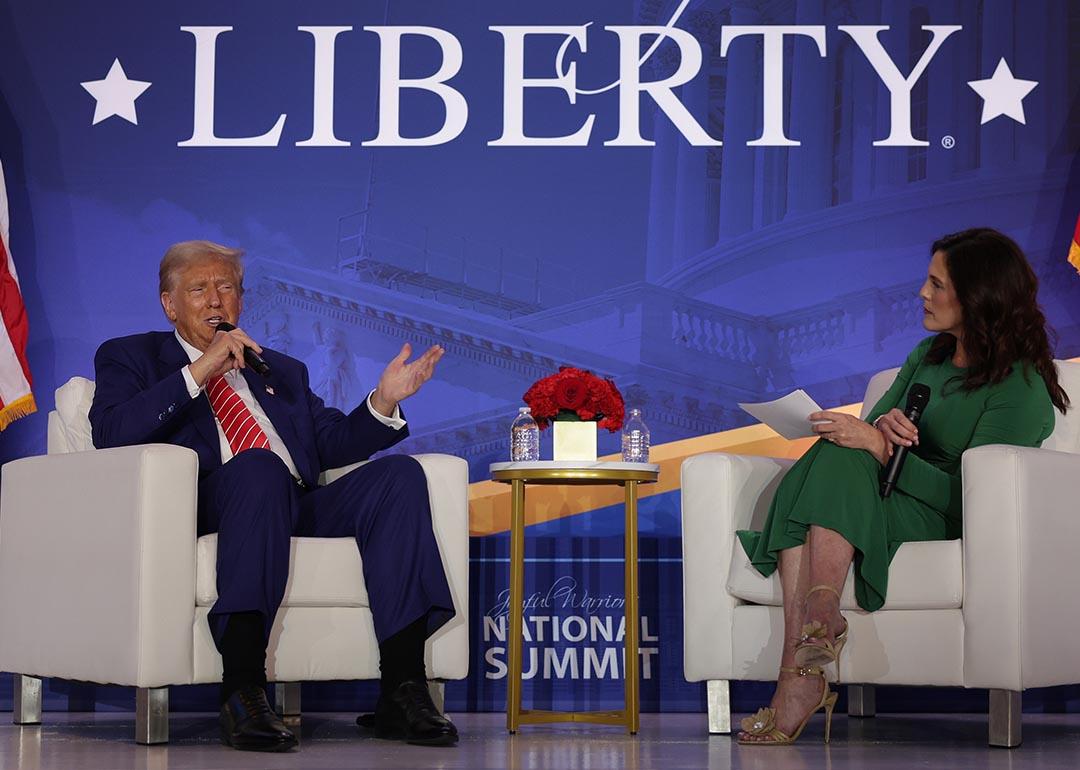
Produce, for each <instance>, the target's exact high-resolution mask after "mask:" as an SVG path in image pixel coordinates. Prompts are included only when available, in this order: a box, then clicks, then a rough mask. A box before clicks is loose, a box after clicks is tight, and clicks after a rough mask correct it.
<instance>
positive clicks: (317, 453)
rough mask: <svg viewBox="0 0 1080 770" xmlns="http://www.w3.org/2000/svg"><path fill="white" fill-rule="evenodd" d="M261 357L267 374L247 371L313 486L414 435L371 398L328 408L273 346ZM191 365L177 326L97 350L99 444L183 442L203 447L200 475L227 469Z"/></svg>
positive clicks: (297, 365)
mask: <svg viewBox="0 0 1080 770" xmlns="http://www.w3.org/2000/svg"><path fill="white" fill-rule="evenodd" d="M262 355H263V358H264V359H265V360H266V363H267V364H269V365H270V375H269V376H268V377H261V376H260V375H258V374H256V373H254V372H253V371H252V370H251V369H250V368H245V369H242V370H241V372H242V373H243V376H244V379H245V380H246V381H247V384H248V387H250V388H251V393H252V395H253V396H254V397H255V400H256V401H258V402H259V405H260V406H261V407H262V408H263V410H264V411H265V412H266V415H267V417H269V418H270V422H271V423H273V425H274V429H275V430H276V431H277V432H278V435H279V436H281V440H282V441H283V442H284V443H285V446H286V447H287V448H288V450H289V454H290V455H292V458H293V462H294V463H295V464H296V469H297V470H298V471H299V472H300V478H301V479H302V480H303V481H304V483H306V484H307V485H308V486H310V487H314V486H316V484H317V482H318V478H319V474H320V473H321V472H322V471H324V470H326V469H328V468H340V467H341V466H343V465H348V464H350V463H354V462H358V461H360V460H366V459H367V458H368V457H370V456H371V455H372V454H374V453H375V452H378V451H380V450H382V449H386V448H388V447H390V446H393V445H394V444H396V443H397V442H399V441H401V440H402V439H403V438H405V437H406V436H407V435H409V430H408V427H403V428H402V429H401V430H394V429H393V428H390V427H388V426H386V425H384V424H383V423H381V422H379V421H378V420H377V419H375V417H374V416H373V415H372V414H371V412H370V411H369V410H368V407H367V404H366V403H364V402H361V404H360V405H359V406H358V407H356V409H354V410H353V411H352V412H350V413H349V414H345V413H344V412H342V411H341V410H339V409H334V408H332V407H328V406H326V405H325V404H324V403H323V401H322V399H321V398H319V397H318V396H316V395H315V394H314V393H312V392H311V388H310V386H309V384H308V372H307V367H306V366H304V364H302V363H301V362H300V361H297V360H296V359H295V358H290V357H289V356H286V355H284V354H283V353H277V352H275V351H273V350H270V349H268V348H263V354H262ZM189 363H190V360H189V359H188V356H187V353H185V352H184V349H183V348H182V347H180V343H179V342H178V341H177V339H176V336H175V335H174V334H173V332H171V331H169V332H148V333H146V334H136V335H133V336H130V337H120V338H117V339H113V340H109V341H108V342H106V343H104V344H103V345H102V346H101V347H100V348H98V352H97V355H96V356H95V357H94V369H95V372H96V374H95V377H96V388H95V391H94V403H93V405H92V406H91V407H90V425H91V427H92V429H93V439H94V446H95V447H97V448H98V449H105V448H108V447H118V446H130V445H132V444H178V445H179V446H186V447H188V448H189V449H194V450H195V451H196V452H198V454H199V476H200V477H203V476H205V475H207V474H209V473H212V472H213V471H215V470H217V469H218V468H220V467H221V445H220V440H219V438H218V431H217V425H216V424H215V421H214V413H213V411H212V410H211V408H210V400H209V399H208V398H207V397H206V394H205V393H201V394H199V396H198V397H197V398H192V397H191V396H190V394H189V393H188V389H187V384H186V382H185V381H184V375H183V374H182V372H181V369H182V368H183V367H185V366H187V365H188V364H189ZM270 391H273V393H271V392H270Z"/></svg>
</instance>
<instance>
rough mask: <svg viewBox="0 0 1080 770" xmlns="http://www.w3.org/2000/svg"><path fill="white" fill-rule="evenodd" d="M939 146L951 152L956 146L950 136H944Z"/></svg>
mask: <svg viewBox="0 0 1080 770" xmlns="http://www.w3.org/2000/svg"><path fill="white" fill-rule="evenodd" d="M941 146H942V147H944V148H945V149H946V150H951V149H952V148H953V147H955V146H956V140H955V139H954V138H953V137H952V134H945V136H943V137H941Z"/></svg>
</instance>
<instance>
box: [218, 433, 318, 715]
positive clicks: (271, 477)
mask: <svg viewBox="0 0 1080 770" xmlns="http://www.w3.org/2000/svg"><path fill="white" fill-rule="evenodd" d="M298 509H299V506H298V496H297V491H296V487H295V485H294V484H293V482H292V478H291V477H290V475H289V472H288V469H286V467H285V464H284V463H283V462H282V461H281V459H280V458H278V457H277V455H275V454H274V453H273V452H270V451H269V450H265V449H249V450H247V451H245V452H242V453H240V454H239V455H237V456H236V457H234V458H233V459H232V460H230V461H229V462H227V463H225V465H223V466H222V467H221V468H220V469H218V470H217V471H215V472H214V473H212V474H211V475H210V476H208V477H207V478H206V479H204V480H203V481H202V482H201V483H200V485H199V534H200V535H205V534H208V533H210V532H217V533H218V547H217V589H218V599H217V602H215V604H214V606H213V607H212V608H211V610H210V616H209V623H210V632H211V634H212V635H213V637H214V643H215V644H216V645H217V648H218V651H219V652H221V654H222V662H223V665H224V670H225V677H224V681H223V683H222V691H223V698H226V697H228V695H229V694H230V693H231V692H232V691H233V690H235V689H238V688H239V687H242V686H246V685H248V684H260V685H261V684H265V682H266V673H265V656H266V640H267V638H268V637H269V630H270V625H271V624H272V623H273V620H274V616H275V615H276V614H277V610H278V606H279V605H280V604H281V599H282V597H283V596H284V595H285V583H286V581H287V580H288V577H289V538H290V537H291V535H292V527H293V522H294V521H295V519H296V516H297V511H298ZM228 688H231V689H229V691H228V692H225V690H226V689H228Z"/></svg>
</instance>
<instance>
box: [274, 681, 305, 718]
mask: <svg viewBox="0 0 1080 770" xmlns="http://www.w3.org/2000/svg"><path fill="white" fill-rule="evenodd" d="M274 705H275V706H276V707H277V708H276V710H277V713H278V716H280V717H282V718H285V717H299V716H300V683H299V682H275V683H274Z"/></svg>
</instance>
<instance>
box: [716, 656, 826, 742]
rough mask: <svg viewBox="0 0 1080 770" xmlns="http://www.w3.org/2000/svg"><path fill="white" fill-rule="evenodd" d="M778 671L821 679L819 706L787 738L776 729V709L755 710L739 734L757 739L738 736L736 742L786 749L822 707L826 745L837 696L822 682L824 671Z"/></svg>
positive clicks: (813, 669)
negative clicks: (745, 738)
mask: <svg viewBox="0 0 1080 770" xmlns="http://www.w3.org/2000/svg"><path fill="white" fill-rule="evenodd" d="M780 671H781V672H784V673H789V674H798V675H799V676H820V677H821V700H819V701H818V704H817V705H816V706H814V708H813V709H812V710H811V711H810V713H809V714H807V715H806V719H804V720H803V721H802V723H801V724H799V726H798V727H797V728H795V732H794V733H793V734H792V735H787V734H786V733H784V732H783V731H782V730H780V729H778V728H777V727H776V709H774V708H770V707H768V706H766V707H764V708H760V709H758V711H757V713H756V714H754V715H753V716H752V717H744V718H743V720H742V722H741V726H742V731H743V732H744V733H746V734H747V735H752V736H755V737H756V738H758V740H743V739H742V738H741V737H740V738H738V739H737V740H738V742H739V743H741V744H742V745H743V746H789V745H791V744H792V743H794V742H795V741H796V740H797V739H798V737H799V736H800V735H802V731H803V728H804V727H806V723H807V722H809V721H810V717H812V716H814V714H816V713H817V712H818V710H819V709H822V708H824V709H825V742H826V743H828V742H829V733H830V732H831V731H832V714H833V708H835V707H836V699H837V698H838V697H839V696H838V695H837V693H835V692H833V691H832V689H831V688H830V687H829V683H828V682H827V681H826V680H825V672H824V671H822V670H821V669H820V668H817V667H816V666H814V667H812V668H789V667H787V666H781V667H780ZM762 739H763V740H762Z"/></svg>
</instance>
